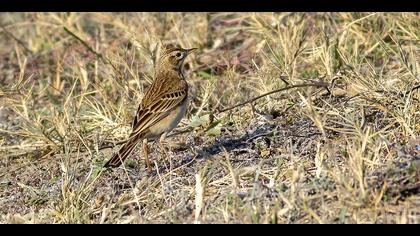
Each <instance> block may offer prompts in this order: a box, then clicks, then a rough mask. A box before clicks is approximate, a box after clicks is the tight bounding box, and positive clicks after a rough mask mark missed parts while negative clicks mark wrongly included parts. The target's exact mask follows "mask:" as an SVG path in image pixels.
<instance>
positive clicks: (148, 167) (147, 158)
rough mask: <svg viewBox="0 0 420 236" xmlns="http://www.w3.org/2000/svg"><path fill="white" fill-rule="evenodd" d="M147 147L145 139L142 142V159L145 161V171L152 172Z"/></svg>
mask: <svg viewBox="0 0 420 236" xmlns="http://www.w3.org/2000/svg"><path fill="white" fill-rule="evenodd" d="M149 153H150V150H149V146H148V145H147V139H144V140H143V154H144V158H145V159H146V165H147V170H148V171H149V172H152V164H151V163H150V160H149Z"/></svg>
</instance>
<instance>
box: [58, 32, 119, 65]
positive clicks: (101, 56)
mask: <svg viewBox="0 0 420 236" xmlns="http://www.w3.org/2000/svg"><path fill="white" fill-rule="evenodd" d="M63 28H64V31H66V32H67V33H68V34H70V35H71V36H72V37H73V38H75V39H77V41H79V42H80V43H82V44H83V46H85V47H86V48H87V49H88V50H89V51H90V52H92V53H93V54H95V55H96V56H97V57H98V58H99V59H101V60H102V61H103V62H104V63H105V64H109V65H111V66H112V68H113V69H114V70H115V72H118V70H117V68H116V67H115V65H114V64H113V63H112V62H111V60H109V58H107V57H105V56H104V55H102V54H101V53H99V52H97V51H95V49H93V48H92V47H91V46H90V45H89V44H88V43H87V42H85V41H84V40H83V39H81V38H80V37H79V36H77V35H76V34H75V33H73V32H72V31H71V30H69V29H68V28H67V27H65V26H64V27H63Z"/></svg>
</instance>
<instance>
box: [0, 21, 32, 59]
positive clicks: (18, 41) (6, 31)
mask: <svg viewBox="0 0 420 236" xmlns="http://www.w3.org/2000/svg"><path fill="white" fill-rule="evenodd" d="M0 27H1V28H2V29H3V32H4V33H5V34H7V35H9V36H10V37H11V38H12V39H14V40H15V41H16V42H17V43H18V44H19V45H20V46H22V47H23V48H24V49H25V50H26V51H28V52H30V53H33V51H32V50H31V49H29V48H28V47H27V46H26V44H25V43H24V42H23V41H22V40H20V39H18V38H17V37H16V36H14V35H13V34H12V33H10V32H9V31H8V30H7V29H6V27H4V26H3V25H1V26H0Z"/></svg>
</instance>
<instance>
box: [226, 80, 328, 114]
mask: <svg viewBox="0 0 420 236" xmlns="http://www.w3.org/2000/svg"><path fill="white" fill-rule="evenodd" d="M330 85H331V84H330V83H326V82H316V83H309V84H296V85H291V86H287V87H284V88H281V89H276V90H273V91H270V92H268V93H264V94H262V95H260V96H258V97H255V98H252V99H250V100H248V101H245V102H242V103H239V104H236V105H234V106H231V107H228V108H225V109H222V110H218V113H222V112H225V111H229V110H232V109H235V108H237V107H240V106H243V105H246V104H248V103H251V102H254V101H256V100H258V99H260V98H263V97H266V96H268V95H271V94H273V93H279V92H282V91H285V90H289V89H293V88H302V87H323V88H328V86H330Z"/></svg>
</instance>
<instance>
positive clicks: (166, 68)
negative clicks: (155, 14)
mask: <svg viewBox="0 0 420 236" xmlns="http://www.w3.org/2000/svg"><path fill="white" fill-rule="evenodd" d="M195 49H196V48H191V49H183V48H170V49H166V50H165V51H164V52H163V53H162V56H161V57H160V59H159V60H158V62H157V64H156V66H155V78H154V81H153V83H152V84H151V85H150V87H149V88H148V90H147V91H146V92H145V94H144V96H143V99H142V101H141V103H140V105H139V108H138V110H137V113H136V116H135V118H134V122H133V130H132V131H131V134H130V136H129V138H128V140H127V142H126V143H125V144H124V145H123V146H122V147H121V148H120V150H119V151H118V153H116V154H115V155H114V156H113V157H112V158H111V159H110V160H109V161H108V162H107V163H106V164H105V165H104V166H105V167H118V166H120V165H121V164H122V163H123V162H124V160H125V159H126V158H127V157H128V156H129V155H130V154H131V152H132V151H133V150H134V148H135V147H136V145H137V144H138V143H139V142H140V141H143V152H144V154H145V159H146V164H147V167H148V169H149V171H150V170H151V164H150V161H149V157H148V154H149V151H148V147H147V141H153V140H157V139H159V144H160V148H163V147H162V141H163V139H164V138H165V137H166V135H167V134H168V133H169V132H170V131H171V130H172V129H174V128H175V127H176V126H177V125H178V123H179V122H180V121H181V119H182V117H183V116H184V115H185V112H186V111H187V105H188V102H187V100H188V84H187V81H186V80H185V77H184V75H183V70H182V66H183V63H184V60H185V58H186V57H187V56H188V55H189V54H190V53H191V52H192V51H193V50H195Z"/></svg>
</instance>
